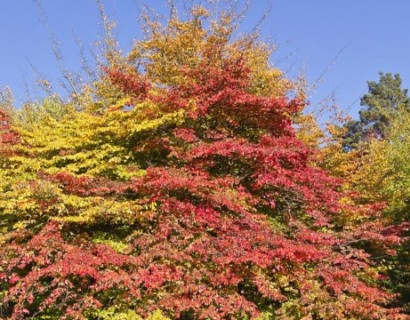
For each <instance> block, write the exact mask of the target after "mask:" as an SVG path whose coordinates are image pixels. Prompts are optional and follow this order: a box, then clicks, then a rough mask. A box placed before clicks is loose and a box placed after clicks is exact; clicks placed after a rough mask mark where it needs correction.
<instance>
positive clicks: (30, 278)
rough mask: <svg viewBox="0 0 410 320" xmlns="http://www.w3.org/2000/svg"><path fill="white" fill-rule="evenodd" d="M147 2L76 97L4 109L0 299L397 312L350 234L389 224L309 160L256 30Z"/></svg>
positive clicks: (378, 240)
mask: <svg viewBox="0 0 410 320" xmlns="http://www.w3.org/2000/svg"><path fill="white" fill-rule="evenodd" d="M227 12H229V11H227ZM146 18H147V20H146V21H147V29H146V37H145V39H144V40H140V41H136V42H135V44H134V46H133V48H132V50H131V51H130V53H129V54H128V55H126V56H121V55H118V56H116V58H115V59H109V60H107V63H106V65H104V66H102V67H101V70H102V72H101V78H100V79H99V80H98V81H97V82H96V83H94V84H92V85H89V86H87V87H86V88H85V89H84V92H83V93H82V96H80V97H76V99H75V102H73V101H69V102H66V103H63V102H62V101H61V99H55V97H53V96H51V97H48V98H47V99H45V100H44V101H43V102H42V103H40V104H31V105H27V106H26V107H25V108H23V109H22V110H21V111H19V112H17V115H15V116H14V117H13V118H12V119H10V116H9V115H7V114H6V113H3V112H2V113H1V117H2V122H1V124H2V127H1V134H2V136H1V137H2V140H1V141H2V145H1V150H2V152H1V155H0V156H1V158H0V159H1V161H0V163H1V164H2V168H3V170H2V171H1V180H0V191H1V192H0V217H1V221H2V225H1V228H2V229H1V238H0V241H1V248H0V254H1V257H2V258H1V260H0V295H1V299H2V300H1V307H0V312H1V316H2V317H4V318H9V319H24V318H34V319H57V318H61V319H84V318H86V319H124V318H126V319H139V316H142V317H147V316H148V315H149V314H152V313H153V312H154V311H155V310H160V312H161V313H162V314H163V315H164V316H167V317H169V318H172V319H248V318H257V317H259V316H261V317H265V318H267V319H273V318H279V319H311V318H315V319H386V318H389V319H395V318H400V317H401V316H400V314H399V312H400V311H399V310H398V309H394V308H388V303H389V301H390V300H391V299H392V298H393V296H392V295H391V294H390V293H389V292H387V291H386V290H383V289H382V288H381V287H380V286H379V285H378V284H379V280H380V275H379V274H378V273H377V270H376V269H375V268H374V265H373V263H372V261H371V259H369V257H370V255H369V254H368V253H367V252H365V251H364V250H363V243H371V245H372V247H373V248H377V249H378V250H386V254H389V248H388V246H389V245H394V244H397V243H398V242H399V241H400V238H399V237H398V236H396V235H395V233H396V230H394V229H395V228H388V227H385V226H384V225H383V224H382V223H381V222H378V221H377V220H376V219H375V217H377V215H378V214H379V213H380V212H379V211H378V208H377V205H374V206H372V205H362V206H355V205H351V204H349V203H345V202H344V201H343V199H344V198H345V196H346V195H345V193H344V192H342V191H341V183H342V182H341V181H340V180H339V179H337V178H334V177H332V176H330V175H329V174H328V172H326V171H325V170H323V169H321V168H319V167H318V166H315V165H313V164H312V159H313V155H314V150H312V149H311V148H310V147H309V146H308V145H307V144H306V143H304V142H303V141H302V140H301V139H299V138H298V136H297V135H296V132H295V129H294V127H293V123H292V119H293V116H294V115H296V114H298V113H300V111H301V110H302V109H303V108H304V106H305V104H306V102H305V101H304V100H303V99H301V97H300V96H299V95H297V94H295V93H294V92H293V90H292V88H293V86H292V82H291V81H289V80H288V79H286V78H285V77H284V76H283V74H282V72H280V71H279V70H277V69H275V68H273V67H272V66H271V65H270V64H269V62H268V61H269V55H270V50H269V47H268V46H266V45H265V44H264V43H262V42H260V41H259V40H258V39H257V38H256V37H255V36H253V35H250V36H245V37H242V38H239V39H234V38H233V37H232V34H233V32H234V30H235V28H234V27H235V24H234V23H233V20H232V18H233V17H232V15H231V14H229V13H225V14H221V15H220V16H219V19H218V20H214V19H212V18H210V17H209V11H208V10H206V9H205V8H204V7H200V6H198V7H194V8H193V9H192V11H191V14H190V18H189V19H186V20H181V19H179V18H178V17H177V15H173V16H172V17H171V18H170V19H169V20H168V21H167V22H166V23H165V24H161V23H160V22H159V21H154V20H150V19H149V17H146ZM79 101H80V102H81V105H80V106H79V105H78V103H79ZM12 124H13V125H12ZM349 214H354V215H357V216H360V219H361V220H360V222H361V223H360V225H359V226H355V228H352V227H351V226H344V225H342V224H339V223H336V222H337V221H338V220H339V218H340V216H341V215H349ZM156 315H158V313H156V314H154V316H156ZM158 317H160V316H158Z"/></svg>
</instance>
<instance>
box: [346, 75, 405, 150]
mask: <svg viewBox="0 0 410 320" xmlns="http://www.w3.org/2000/svg"><path fill="white" fill-rule="evenodd" d="M379 75H380V80H379V82H375V81H369V82H368V88H369V92H368V93H367V94H365V95H364V96H363V97H362V98H361V99H360V105H361V106H364V107H365V108H362V109H361V110H360V111H359V114H360V119H359V120H351V121H349V122H348V123H347V124H346V126H345V127H346V129H347V132H346V134H345V137H344V147H345V149H347V150H350V149H353V148H355V147H356V145H357V144H358V143H359V142H360V141H363V140H365V139H366V138H367V137H369V136H373V137H376V138H385V137H386V130H387V128H388V126H389V125H390V123H391V121H392V119H394V118H395V117H397V115H398V114H399V112H400V110H401V109H404V110H410V99H409V97H408V96H407V89H402V88H401V85H402V80H401V77H400V75H399V74H395V75H394V76H393V75H392V74H391V73H385V74H384V73H382V72H380V73H379Z"/></svg>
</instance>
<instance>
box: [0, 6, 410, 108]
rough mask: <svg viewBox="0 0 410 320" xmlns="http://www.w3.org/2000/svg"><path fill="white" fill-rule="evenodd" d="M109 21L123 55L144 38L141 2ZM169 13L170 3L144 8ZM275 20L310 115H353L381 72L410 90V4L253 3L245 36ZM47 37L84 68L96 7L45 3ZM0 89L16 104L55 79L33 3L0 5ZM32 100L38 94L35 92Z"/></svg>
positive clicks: (276, 37)
mask: <svg viewBox="0 0 410 320" xmlns="http://www.w3.org/2000/svg"><path fill="white" fill-rule="evenodd" d="M103 2H104V3H105V6H106V11H107V13H108V14H109V15H110V16H111V17H112V18H113V19H115V20H117V22H118V28H117V31H116V34H117V36H118V39H119V40H120V43H121V45H122V46H123V47H124V48H127V47H129V46H130V44H131V41H132V39H133V38H138V37H139V36H140V32H139V25H138V23H137V21H136V17H137V15H138V7H139V5H140V4H141V3H142V2H143V1H142V0H105V1H103ZM145 2H146V3H149V4H150V6H152V7H154V8H156V9H157V10H158V11H159V12H164V10H165V3H166V0H151V1H145ZM269 3H272V6H271V10H270V13H269V15H268V17H267V19H266V20H265V22H264V24H263V26H262V36H263V37H264V38H266V39H270V40H272V41H273V42H274V43H275V44H276V45H277V47H278V50H277V52H276V53H275V54H274V55H273V57H272V63H273V64H274V65H277V66H279V67H280V68H281V69H283V70H285V71H286V72H287V73H288V74H289V75H290V76H292V77H295V76H297V75H298V74H300V73H301V72H302V70H305V74H306V76H307V79H308V80H309V81H310V84H311V85H312V84H313V83H315V82H316V81H317V80H318V78H320V76H321V75H322V74H323V77H322V78H321V81H320V82H319V83H318V84H317V88H316V89H315V90H313V91H312V92H311V93H310V97H309V98H310V101H311V108H317V106H318V105H319V104H320V103H321V102H322V101H323V100H325V99H326V98H328V97H329V96H331V95H334V97H335V98H336V102H337V104H339V105H340V106H341V107H343V108H345V109H348V110H349V113H350V114H352V115H354V116H355V115H356V114H357V111H358V109H359V108H360V106H359V98H360V96H362V95H363V94H364V93H365V92H366V91H367V84H366V81H367V80H377V79H378V72H379V71H384V72H392V73H400V74H401V76H402V79H403V81H404V82H403V86H404V87H405V88H409V87H410V69H409V65H410V64H409V59H410V40H409V36H408V33H409V32H410V19H409V13H410V1H409V0H390V1H387V0H251V8H250V10H249V12H248V14H247V18H246V19H245V21H244V24H243V26H242V31H246V30H249V29H251V28H252V27H253V26H254V25H255V23H256V22H257V21H258V19H259V17H260V16H261V14H262V13H263V12H264V11H266V9H267V8H269ZM42 6H43V9H44V11H45V13H46V15H47V18H48V24H49V27H50V29H51V30H52V31H53V33H54V34H55V36H56V38H57V39H58V41H59V43H60V49H61V52H62V55H63V62H64V64H65V66H66V67H67V68H68V69H73V70H76V69H78V67H79V65H80V59H79V49H78V45H77V44H76V41H75V40H74V39H75V37H77V36H78V37H79V38H80V39H81V40H82V41H83V42H84V43H87V44H88V45H92V44H93V43H94V42H95V41H97V40H98V34H99V33H100V31H101V24H100V22H99V14H98V10H97V6H96V4H95V1H94V0H42ZM0 39H1V50H0V87H4V86H6V85H8V86H10V87H11V89H12V90H13V91H14V93H15V96H16V98H17V101H18V102H19V103H21V102H22V101H24V99H26V98H27V92H26V91H27V90H26V84H27V85H28V87H29V88H31V87H32V84H33V81H34V78H35V77H34V71H33V69H32V67H31V66H30V65H33V66H35V68H36V69H37V70H38V71H40V72H42V73H43V74H44V75H45V76H46V77H48V78H50V79H55V78H57V77H58V75H59V73H58V67H57V62H56V60H55V59H54V57H53V52H52V48H51V44H50V41H49V40H48V34H47V32H46V31H45V28H44V25H43V23H42V22H41V18H40V13H39V10H38V8H37V6H36V4H35V1H33V0H1V1H0ZM30 91H31V93H30V94H31V95H34V96H35V95H36V94H38V92H36V90H32V89H30Z"/></svg>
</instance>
